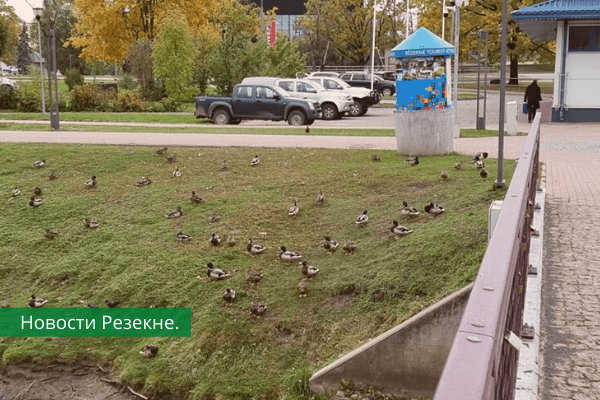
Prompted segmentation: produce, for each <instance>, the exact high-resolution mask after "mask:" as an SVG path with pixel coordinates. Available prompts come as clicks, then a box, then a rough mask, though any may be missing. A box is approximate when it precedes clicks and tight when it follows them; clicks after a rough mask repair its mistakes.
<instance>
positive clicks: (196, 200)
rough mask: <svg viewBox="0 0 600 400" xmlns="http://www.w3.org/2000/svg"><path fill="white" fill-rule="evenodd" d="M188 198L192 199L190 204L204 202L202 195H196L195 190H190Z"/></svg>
mask: <svg viewBox="0 0 600 400" xmlns="http://www.w3.org/2000/svg"><path fill="white" fill-rule="evenodd" d="M190 200H192V204H200V203H203V202H204V199H203V198H202V197H200V196H198V195H197V194H196V192H194V191H193V190H192V197H190Z"/></svg>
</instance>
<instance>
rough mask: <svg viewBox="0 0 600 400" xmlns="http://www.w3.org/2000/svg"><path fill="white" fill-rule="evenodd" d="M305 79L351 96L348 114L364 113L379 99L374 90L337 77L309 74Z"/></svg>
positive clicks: (357, 114)
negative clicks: (353, 84) (351, 102)
mask: <svg viewBox="0 0 600 400" xmlns="http://www.w3.org/2000/svg"><path fill="white" fill-rule="evenodd" d="M306 80H308V81H313V82H318V83H320V84H321V85H322V86H323V87H324V88H325V89H327V90H336V91H340V92H341V93H347V94H348V95H350V96H352V100H353V104H352V107H351V108H350V112H349V114H350V115H351V116H353V117H358V116H361V115H364V114H365V113H366V112H367V110H368V109H369V107H371V106H372V105H373V104H377V103H379V101H380V100H381V97H380V96H379V93H377V91H376V90H373V91H370V90H369V89H366V88H361V87H355V86H350V85H348V84H347V83H346V82H344V81H343V80H341V79H339V78H331V77H326V76H309V77H307V78H306Z"/></svg>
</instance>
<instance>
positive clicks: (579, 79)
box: [565, 52, 600, 108]
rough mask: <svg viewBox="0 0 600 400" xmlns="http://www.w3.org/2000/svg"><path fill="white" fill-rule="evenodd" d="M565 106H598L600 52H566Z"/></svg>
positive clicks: (599, 103)
mask: <svg viewBox="0 0 600 400" xmlns="http://www.w3.org/2000/svg"><path fill="white" fill-rule="evenodd" d="M566 65H567V69H566V73H567V81H566V83H567V86H566V93H565V95H566V99H565V105H566V107H567V108H569V107H573V108H600V52H570V53H567V62H566Z"/></svg>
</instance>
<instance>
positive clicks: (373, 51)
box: [371, 0, 377, 91]
mask: <svg viewBox="0 0 600 400" xmlns="http://www.w3.org/2000/svg"><path fill="white" fill-rule="evenodd" d="M376 5H377V0H373V41H372V42H371V91H372V90H373V79H375V78H374V77H373V76H374V75H375V24H376V20H375V6H376Z"/></svg>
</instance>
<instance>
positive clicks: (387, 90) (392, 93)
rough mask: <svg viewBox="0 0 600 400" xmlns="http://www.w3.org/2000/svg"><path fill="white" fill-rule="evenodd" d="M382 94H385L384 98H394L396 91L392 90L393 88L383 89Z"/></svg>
mask: <svg viewBox="0 0 600 400" xmlns="http://www.w3.org/2000/svg"><path fill="white" fill-rule="evenodd" d="M381 94H383V95H384V96H393V95H394V91H393V90H392V88H389V87H386V88H383V90H382V91H381Z"/></svg>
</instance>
